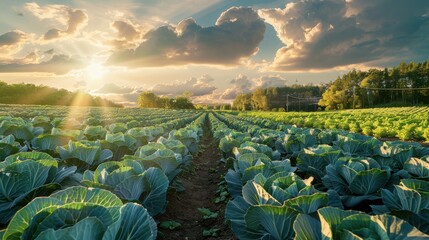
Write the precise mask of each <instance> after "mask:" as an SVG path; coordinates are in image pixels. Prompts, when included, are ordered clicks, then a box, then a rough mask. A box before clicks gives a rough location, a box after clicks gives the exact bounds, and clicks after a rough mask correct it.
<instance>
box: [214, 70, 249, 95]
mask: <svg viewBox="0 0 429 240" xmlns="http://www.w3.org/2000/svg"><path fill="white" fill-rule="evenodd" d="M230 84H232V85H233V86H232V87H231V88H228V89H226V90H225V91H224V92H223V93H222V94H221V95H220V98H221V99H223V100H234V99H235V97H236V96H237V95H238V94H240V93H248V92H250V91H251V90H252V88H253V81H252V80H250V79H249V78H248V77H247V76H246V75H243V74H239V75H238V76H237V77H235V78H234V79H232V80H231V81H230Z"/></svg>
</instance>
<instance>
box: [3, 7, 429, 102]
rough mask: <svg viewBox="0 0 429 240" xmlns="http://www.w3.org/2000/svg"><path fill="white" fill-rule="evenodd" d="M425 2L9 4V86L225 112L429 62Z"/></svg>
mask: <svg viewBox="0 0 429 240" xmlns="http://www.w3.org/2000/svg"><path fill="white" fill-rule="evenodd" d="M428 42H429V1H427V0H409V1H405V0H377V1H368V0H345V1H342V0H324V1H319V0H306V1H288V0H283V1H278V0H259V1H256V0H211V1H205V0H182V1H176V0H163V1H157V0H121V1H114V0H91V1H85V0H75V1H71V0H69V1H66V0H61V1H53V0H39V1H22V0H1V1H0V80H1V81H5V82H7V83H21V82H25V83H33V84H43V85H47V86H52V87H56V88H65V89H67V90H70V91H76V90H79V91H85V92H88V93H91V94H93V95H97V96H102V97H105V98H108V99H110V100H113V101H115V102H119V103H122V104H124V105H126V106H133V105H135V102H136V99H137V97H138V95H139V93H140V92H142V91H153V92H155V93H157V94H160V95H166V96H171V97H173V96H177V95H180V94H183V93H187V94H191V95H192V98H193V101H194V102H197V103H227V102H231V101H233V100H234V98H235V96H236V95H237V94H239V93H246V92H250V91H252V90H254V89H256V88H258V87H273V86H274V87H277V86H279V87H280V86H285V85H292V84H313V85H318V84H323V83H328V82H330V81H333V80H335V79H336V78H337V77H338V76H341V75H342V74H344V73H346V72H348V71H350V70H352V69H353V68H354V69H358V70H366V69H369V68H384V67H392V66H395V65H397V64H398V63H400V62H403V61H405V62H410V61H416V62H419V61H426V60H427V59H428V56H429V44H428Z"/></svg>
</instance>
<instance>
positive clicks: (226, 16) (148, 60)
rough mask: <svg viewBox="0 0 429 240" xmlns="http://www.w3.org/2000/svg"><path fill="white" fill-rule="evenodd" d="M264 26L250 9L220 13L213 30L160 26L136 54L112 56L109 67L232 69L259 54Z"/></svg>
mask: <svg viewBox="0 0 429 240" xmlns="http://www.w3.org/2000/svg"><path fill="white" fill-rule="evenodd" d="M264 32H265V24H264V22H263V20H262V19H261V18H259V16H258V15H257V14H256V12H255V11H253V10H252V9H251V8H241V7H240V8H238V7H233V8H230V9H228V10H227V11H225V12H223V13H222V14H221V16H220V17H219V18H218V20H217V22H216V24H215V26H211V27H202V26H200V25H198V24H197V23H196V22H195V20H194V19H191V18H190V19H186V20H183V21H181V22H180V23H179V24H178V25H177V26H171V25H170V26H162V27H159V28H157V29H155V30H153V31H150V32H148V33H147V34H145V35H144V36H143V39H144V41H143V42H142V43H141V44H140V45H139V46H138V47H137V48H136V49H135V50H125V51H119V52H116V53H114V54H113V55H112V56H111V57H110V59H109V60H108V63H109V64H111V65H125V66H129V67H148V66H166V65H186V64H219V65H233V64H237V63H239V62H240V60H242V59H245V58H248V57H250V56H252V55H253V54H255V53H256V52H257V51H258V45H259V43H260V42H261V41H262V39H263V37H264Z"/></svg>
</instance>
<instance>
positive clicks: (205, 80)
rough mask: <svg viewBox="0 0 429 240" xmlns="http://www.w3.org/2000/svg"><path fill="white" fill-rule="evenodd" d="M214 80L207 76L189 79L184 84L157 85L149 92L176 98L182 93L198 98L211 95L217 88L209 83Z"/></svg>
mask: <svg viewBox="0 0 429 240" xmlns="http://www.w3.org/2000/svg"><path fill="white" fill-rule="evenodd" d="M213 81H214V79H213V78H212V77H210V76H209V75H203V76H202V77H200V78H191V79H189V80H187V81H184V82H175V83H171V84H157V85H155V86H154V87H153V88H152V89H151V91H153V92H154V93H156V94H160V95H167V96H177V95H181V94H183V93H191V94H192V96H194V97H198V96H203V95H207V94H211V93H213V91H214V90H216V89H217V88H216V87H215V86H213V85H211V84H210V83H211V82H213Z"/></svg>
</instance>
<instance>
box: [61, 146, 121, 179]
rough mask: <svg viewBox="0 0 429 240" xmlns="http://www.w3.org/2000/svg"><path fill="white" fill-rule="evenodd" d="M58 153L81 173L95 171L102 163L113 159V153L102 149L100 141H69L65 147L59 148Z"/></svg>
mask: <svg viewBox="0 0 429 240" xmlns="http://www.w3.org/2000/svg"><path fill="white" fill-rule="evenodd" d="M56 151H57V152H58V153H59V155H60V157H61V159H62V160H63V161H65V162H66V163H67V164H69V165H74V166H77V167H78V170H79V172H83V171H85V170H86V169H95V168H96V167H97V166H98V165H99V164H100V163H102V162H105V161H107V160H109V159H111V158H112V157H113V152H112V151H111V150H109V149H102V147H101V143H100V142H99V141H95V142H91V141H85V140H82V141H80V142H74V141H69V143H68V144H67V145H65V146H58V147H57V149H56Z"/></svg>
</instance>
